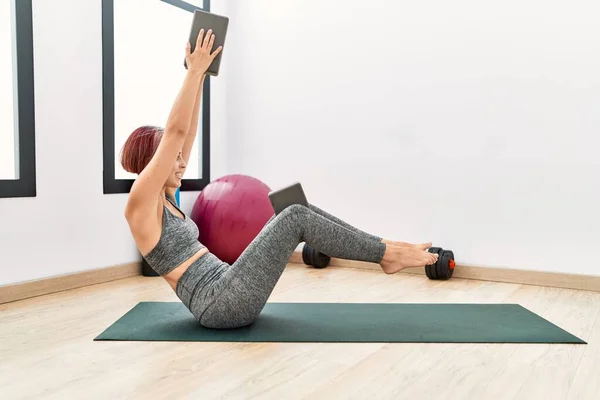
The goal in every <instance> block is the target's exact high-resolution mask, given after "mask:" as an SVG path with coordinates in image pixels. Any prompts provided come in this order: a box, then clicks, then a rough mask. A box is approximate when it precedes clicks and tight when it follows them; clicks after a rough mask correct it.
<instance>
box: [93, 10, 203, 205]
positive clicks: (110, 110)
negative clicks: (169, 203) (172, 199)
mask: <svg viewBox="0 0 600 400" xmlns="http://www.w3.org/2000/svg"><path fill="white" fill-rule="evenodd" d="M114 1H115V0H102V87H103V91H102V92H103V94H102V108H103V111H102V112H103V128H102V148H103V155H102V158H103V171H102V176H103V190H104V194H118V193H129V191H130V190H131V186H132V185H133V182H134V179H117V178H115V112H114V105H115V100H114V96H115V79H114V78H115V74H114ZM156 1H162V2H164V3H167V4H170V5H172V6H174V7H178V8H180V9H182V10H185V11H188V12H190V13H193V12H194V11H195V10H204V11H208V12H210V0H203V7H197V6H195V5H193V4H190V3H187V2H185V1H183V0H156ZM140 16H141V14H140ZM182 68H183V64H182ZM201 120H202V136H201V140H202V177H201V178H199V179H185V178H184V179H183V180H182V182H181V187H180V191H182V192H184V191H201V190H202V189H204V187H206V185H208V184H209V182H210V76H206V78H205V80H204V86H203V89H202V118H201ZM142 124H143V122H142V121H140V125H142Z"/></svg>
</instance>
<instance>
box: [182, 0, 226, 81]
mask: <svg viewBox="0 0 600 400" xmlns="http://www.w3.org/2000/svg"><path fill="white" fill-rule="evenodd" d="M228 25H229V18H228V17H224V16H222V15H217V14H213V13H210V12H206V11H202V10H196V11H194V18H193V20H192V28H191V29H190V37H189V41H190V45H191V49H190V50H191V52H192V53H193V52H194V49H195V48H196V41H197V40H198V35H199V34H200V29H204V35H205V36H206V33H207V32H208V30H209V29H212V31H213V34H214V35H215V42H214V44H213V47H212V52H214V51H215V50H216V49H218V48H219V46H223V48H222V49H221V52H220V53H219V54H217V56H216V57H215V59H214V60H213V62H212V63H211V64H210V66H209V67H208V70H207V71H206V74H207V75H212V76H217V75H219V67H220V66H221V58H222V56H223V51H225V36H226V35H227V26H228ZM183 65H184V67H185V68H186V69H187V63H186V62H185V59H184V61H183Z"/></svg>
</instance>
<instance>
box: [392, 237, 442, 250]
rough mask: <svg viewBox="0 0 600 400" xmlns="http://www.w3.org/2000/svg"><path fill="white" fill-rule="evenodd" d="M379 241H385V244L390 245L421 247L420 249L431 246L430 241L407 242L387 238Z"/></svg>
mask: <svg viewBox="0 0 600 400" xmlns="http://www.w3.org/2000/svg"><path fill="white" fill-rule="evenodd" d="M381 242H382V243H385V244H391V245H394V246H398V247H416V248H418V249H421V250H427V249H428V248H430V247H431V242H427V243H408V242H399V241H394V240H387V239H383V240H382V241H381Z"/></svg>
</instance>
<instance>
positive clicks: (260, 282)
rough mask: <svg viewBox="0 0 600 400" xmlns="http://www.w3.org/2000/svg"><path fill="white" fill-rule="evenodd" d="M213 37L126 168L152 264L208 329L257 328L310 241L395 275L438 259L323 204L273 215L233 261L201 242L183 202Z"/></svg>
mask: <svg viewBox="0 0 600 400" xmlns="http://www.w3.org/2000/svg"><path fill="white" fill-rule="evenodd" d="M213 42H214V35H212V32H211V31H210V30H209V31H208V32H207V34H206V36H204V30H202V31H201V32H200V35H199V36H198V41H197V44H196V48H195V50H194V52H193V53H192V52H190V44H189V43H188V44H187V47H186V60H187V66H188V69H187V72H186V76H185V79H184V82H183V86H182V88H181V89H180V92H179V94H178V96H177V98H176V100H175V104H174V105H173V107H172V109H171V112H170V114H169V117H168V120H167V123H166V126H165V127H164V129H162V128H156V127H147V126H146V127H141V128H138V129H136V130H135V131H134V132H133V133H132V134H131V136H130V137H129V138H128V139H127V141H126V143H125V145H124V147H123V149H122V155H121V164H122V165H123V168H124V169H125V170H127V171H129V172H132V173H135V174H137V175H138V177H137V179H136V180H135V182H134V184H133V186H132V188H131V191H130V193H129V197H128V200H127V205H126V207H125V218H126V219H127V222H128V224H129V227H130V230H131V233H132V235H133V238H134V240H135V242H136V244H137V246H138V248H139V250H140V252H141V254H142V255H143V256H144V258H145V259H146V261H147V262H148V264H149V265H150V266H151V267H152V268H153V269H154V270H155V271H156V272H157V273H159V274H160V275H161V276H162V277H164V279H165V280H166V281H167V282H168V283H169V285H170V286H171V287H172V288H173V290H174V291H175V293H176V294H177V296H178V297H179V298H180V299H181V301H182V302H183V303H184V304H185V306H186V307H187V308H188V309H189V310H190V312H191V313H192V314H193V315H194V317H195V318H196V319H197V320H198V321H199V323H200V324H201V325H203V326H205V327H208V328H221V329H222V328H236V327H242V326H246V325H249V324H251V323H252V322H253V321H254V320H255V319H256V318H257V317H258V315H259V313H260V312H261V310H262V309H263V307H264V305H265V303H266V302H267V299H268V298H269V296H270V294H271V292H272V290H273V288H274V287H275V285H276V283H277V281H278V280H279V278H280V276H281V274H282V272H283V270H284V268H285V266H286V265H287V264H288V261H289V258H290V256H291V255H292V253H293V252H294V250H295V249H296V247H297V245H298V244H299V243H302V242H306V243H307V244H308V245H310V246H312V247H313V248H315V249H318V250H319V251H321V252H323V253H325V254H327V255H329V256H331V257H336V258H344V259H350V260H358V261H368V262H373V263H378V264H380V265H381V267H382V269H383V271H384V272H385V273H387V274H393V273H396V272H398V271H400V270H402V269H404V268H408V267H423V266H425V265H428V264H433V263H435V261H436V260H437V257H438V256H437V254H432V253H429V252H428V251H427V249H428V248H429V246H431V243H423V244H418V245H416V244H415V245H413V244H409V243H404V242H394V241H390V240H385V239H383V238H380V237H377V236H375V235H371V234H369V233H366V232H363V231H360V230H358V229H356V228H354V227H353V226H351V225H349V224H347V223H345V222H344V221H342V220H340V219H338V218H336V217H334V216H332V215H330V214H328V213H326V212H325V211H323V210H321V209H319V208H317V207H316V206H314V205H310V206H309V207H305V206H300V205H293V206H290V207H288V208H286V209H285V210H284V211H283V212H281V213H279V214H278V215H277V216H273V217H272V218H271V219H270V220H269V221H268V222H267V223H266V225H265V226H264V228H263V229H262V231H261V232H260V233H259V234H258V235H257V237H256V238H255V240H254V241H252V243H251V244H250V245H249V246H248V247H247V248H246V249H245V251H244V252H243V254H242V255H241V256H240V257H239V258H238V259H237V261H236V262H235V263H233V264H232V265H229V264H227V263H225V262H223V261H221V260H220V259H218V258H217V257H216V256H215V255H213V254H212V253H210V251H209V250H208V249H207V248H206V247H205V246H204V245H203V244H202V243H200V242H199V241H198V236H199V235H198V233H199V232H198V227H197V226H196V224H195V223H194V222H193V221H192V220H190V219H189V217H188V216H187V215H185V214H184V213H183V212H182V211H181V210H180V209H179V208H178V207H177V205H176V203H175V200H174V199H175V191H176V190H177V188H178V187H180V185H181V179H182V177H183V174H184V172H185V168H186V163H187V161H188V159H189V157H190V152H191V149H192V144H193V143H194V140H195V137H196V132H197V128H198V114H199V108H200V97H201V93H202V86H203V83H204V77H205V72H206V70H207V68H208V67H209V65H210V64H211V62H212V60H213V59H214V58H215V56H216V55H217V54H218V53H219V52H220V51H221V47H219V48H218V49H216V50H215V51H214V52H212V53H211V51H212V47H213Z"/></svg>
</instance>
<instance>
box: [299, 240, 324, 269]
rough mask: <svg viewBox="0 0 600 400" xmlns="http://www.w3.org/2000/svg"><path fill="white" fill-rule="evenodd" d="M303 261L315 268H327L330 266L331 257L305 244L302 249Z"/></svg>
mask: <svg viewBox="0 0 600 400" xmlns="http://www.w3.org/2000/svg"><path fill="white" fill-rule="evenodd" d="M302 261H304V264H306V265H312V266H313V267H315V268H325V267H326V266H327V265H329V261H331V257H329V256H328V255H326V254H323V253H321V252H320V251H317V250H315V249H313V248H312V247H310V246H309V245H307V244H306V243H305V244H304V247H303V248H302Z"/></svg>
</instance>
